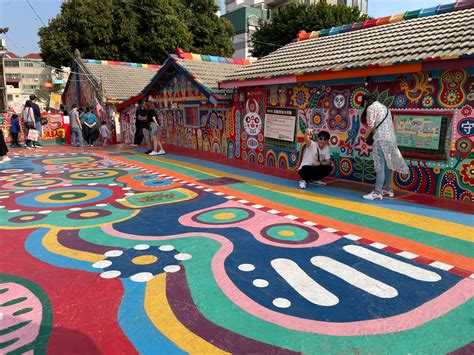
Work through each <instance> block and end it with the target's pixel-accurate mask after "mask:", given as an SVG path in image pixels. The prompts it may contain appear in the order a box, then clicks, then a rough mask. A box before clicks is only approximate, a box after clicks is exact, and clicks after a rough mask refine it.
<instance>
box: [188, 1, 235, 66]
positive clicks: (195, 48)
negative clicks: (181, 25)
mask: <svg viewBox="0 0 474 355" xmlns="http://www.w3.org/2000/svg"><path fill="white" fill-rule="evenodd" d="M183 1H184V3H185V5H186V6H187V8H188V9H190V10H191V12H192V16H191V18H190V19H189V23H188V25H189V28H190V30H191V32H192V33H193V42H192V46H191V51H192V52H194V53H202V54H213V55H218V56H222V57H230V56H232V54H233V52H234V50H233V48H232V41H231V40H229V39H231V38H232V36H233V35H234V27H233V26H232V24H231V23H230V21H229V20H227V19H226V18H223V17H218V16H217V15H216V12H217V10H218V9H219V8H218V7H217V6H216V5H214V1H213V0H183Z"/></svg>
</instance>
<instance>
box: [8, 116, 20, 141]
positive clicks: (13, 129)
mask: <svg viewBox="0 0 474 355" xmlns="http://www.w3.org/2000/svg"><path fill="white" fill-rule="evenodd" d="M10 123H11V125H10V135H11V137H12V141H11V146H12V147H21V144H20V143H18V134H19V133H20V122H19V121H18V115H17V114H15V113H14V114H13V115H12V117H11V122H10Z"/></svg>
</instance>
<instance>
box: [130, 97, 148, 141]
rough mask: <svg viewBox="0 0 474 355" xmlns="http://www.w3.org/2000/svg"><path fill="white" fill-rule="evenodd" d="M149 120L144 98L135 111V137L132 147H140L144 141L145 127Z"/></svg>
mask: <svg viewBox="0 0 474 355" xmlns="http://www.w3.org/2000/svg"><path fill="white" fill-rule="evenodd" d="M146 121H147V110H146V108H145V106H144V103H143V100H140V102H139V103H138V109H137V112H136V113H135V137H134V138H133V144H132V145H131V146H132V147H138V146H139V145H140V144H142V141H143V128H145V125H146Z"/></svg>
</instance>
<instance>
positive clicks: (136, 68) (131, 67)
mask: <svg viewBox="0 0 474 355" xmlns="http://www.w3.org/2000/svg"><path fill="white" fill-rule="evenodd" d="M82 63H84V65H85V67H86V68H87V70H88V71H89V72H90V74H92V75H93V76H94V79H95V81H96V82H97V83H98V84H99V83H102V89H103V91H104V92H103V94H104V97H105V98H107V99H109V100H110V99H115V100H126V99H128V98H129V97H130V96H134V95H137V94H138V93H139V92H140V91H142V90H143V88H144V87H145V86H147V85H148V84H149V82H150V80H151V79H152V78H153V76H154V75H155V74H156V72H157V71H158V70H159V68H160V66H159V65H155V64H137V63H124V62H112V61H101V60H94V59H82Z"/></svg>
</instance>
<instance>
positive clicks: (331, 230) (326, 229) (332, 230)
mask: <svg viewBox="0 0 474 355" xmlns="http://www.w3.org/2000/svg"><path fill="white" fill-rule="evenodd" d="M323 230H324V231H326V232H329V233H334V232H337V231H338V230H337V229H334V228H329V227H328V228H324V229H323Z"/></svg>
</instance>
